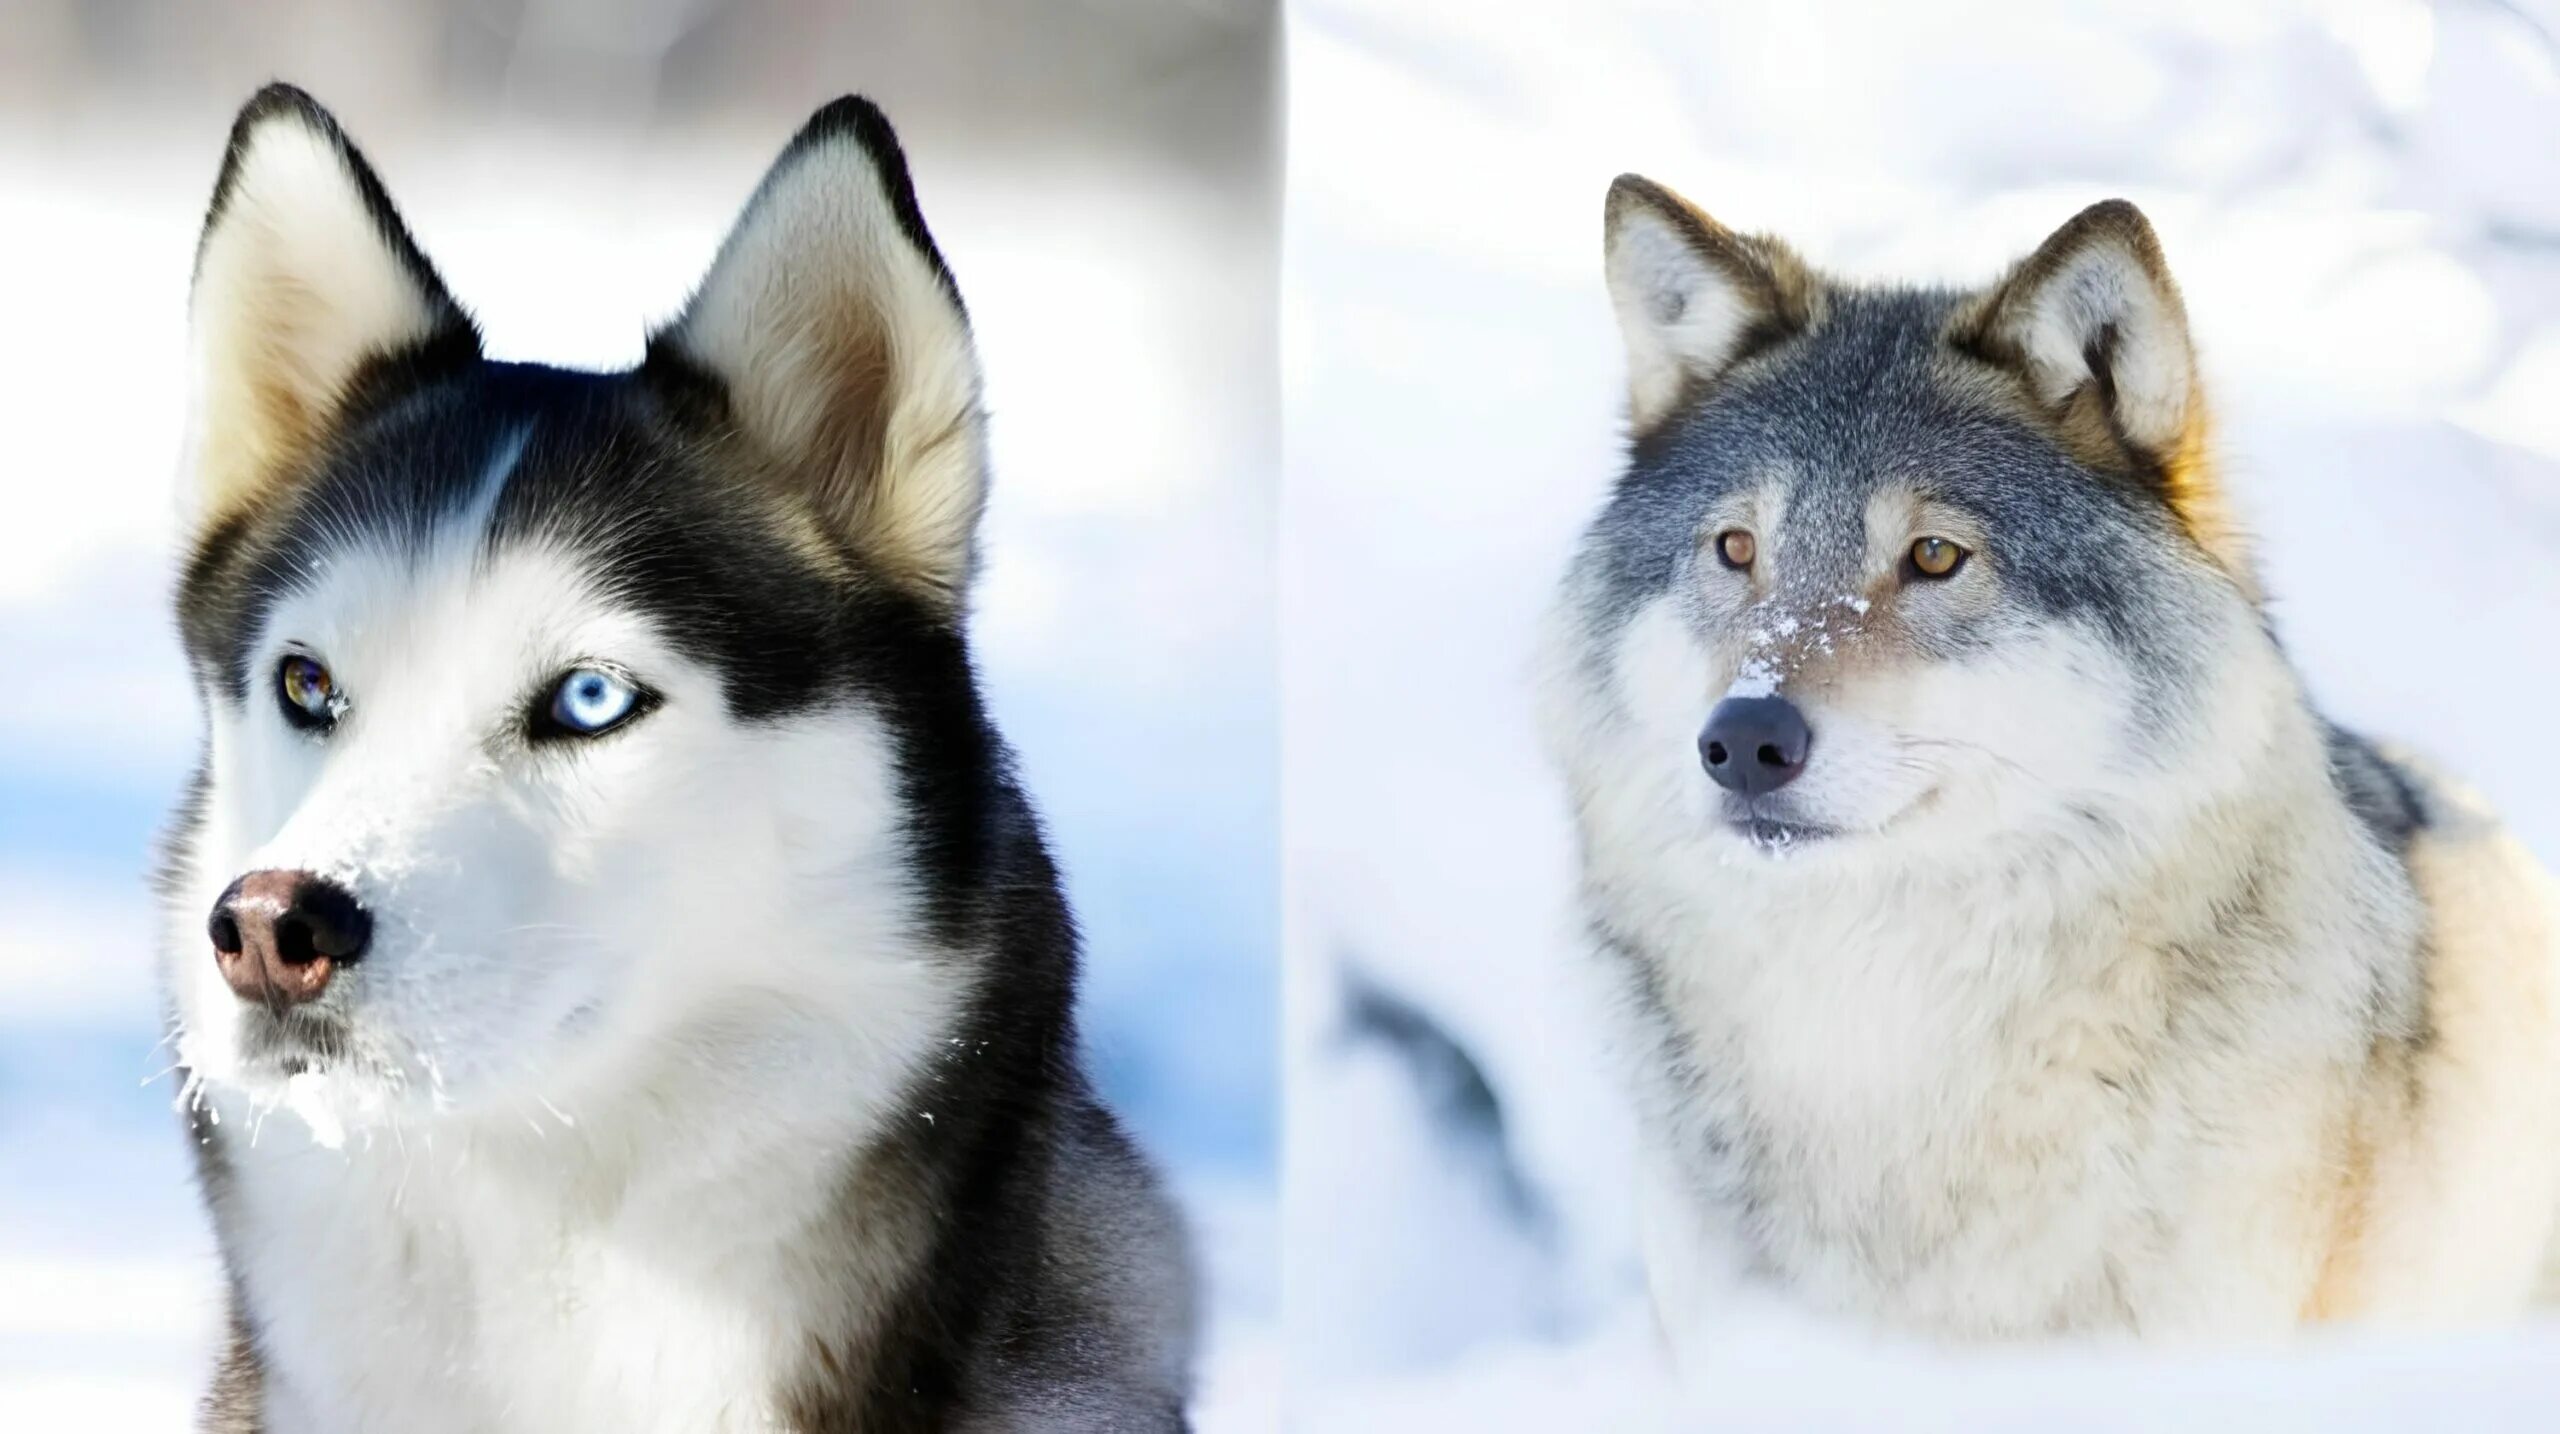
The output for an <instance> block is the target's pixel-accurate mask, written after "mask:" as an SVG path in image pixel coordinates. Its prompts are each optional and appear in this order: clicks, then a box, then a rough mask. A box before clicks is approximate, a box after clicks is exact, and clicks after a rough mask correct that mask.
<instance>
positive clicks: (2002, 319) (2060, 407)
mask: <svg viewBox="0 0 2560 1434" xmlns="http://www.w3.org/2000/svg"><path fill="white" fill-rule="evenodd" d="M1955 338H1956V341H1957V343H1958V345H1959V347H1962V348H1965V349H1967V350H1969V351H1970V352H1972V353H1973V354H1974V355H1975V356H1976V357H1978V358H1982V359H1985V360H1988V361H1989V362H1991V363H1994V364H1997V365H1999V366H2001V367H2003V368H2008V369H2011V370H2013V371H2015V372H2017V373H2018V374H2019V375H2020V376H2021V377H2023V378H2024V379H2025V381H2026V384H2027V387H2028V390H2029V391H2030V392H2031V393H2033V394H2034V395H2035V397H2036V398H2037V400H2038V401H2040V402H2042V403H2043V404H2045V405H2046V406H2047V407H2048V408H2049V409H2050V410H2052V412H2053V413H2054V415H2055V416H2056V417H2057V418H2058V419H2059V420H2060V421H2061V422H2062V424H2063V426H2064V428H2065V429H2066V431H2075V432H2076V431H2080V430H2087V431H2088V433H2089V434H2105V435H2111V436H2112V437H2113V439H2114V440H2115V441H2116V442H2117V443H2119V444H2121V445H2122V446H2123V447H2124V448H2125V449H2127V450H2130V452H2131V453H2132V454H2133V455H2135V456H2137V457H2139V458H2142V459H2145V460H2147V461H2149V462H2150V463H2153V464H2166V463H2168V462H2170V461H2171V460H2173V459H2174V458H2175V457H2176V456H2177V454H2178V453H2179V451H2180V449H2181V448H2182V447H2183V446H2184V445H2185V444H2186V443H2187V442H2188V440H2189V438H2190V435H2191V431H2192V430H2193V429H2194V428H2195V427H2196V426H2197V419H2198V418H2199V417H2200V414H2201V408H2202V405H2201V404H2200V402H2199V401H2198V398H2197V393H2196V362H2195V351H2194V349H2193V347H2192V346H2191V344H2190V343H2189V341H2188V338H2187V310H2186V305H2185V304H2184V303H2183V302H2182V301H2181V300H2180V299H2179V297H2178V286H2177V283H2176V282H2175V281H2174V280H2172V279H2171V278H2170V277H2169V265H2168V263H2167V261H2166V260H2164V259H2163V258H2162V257H2161V254H2160V240H2159V239H2158V237H2157V236H2155V235H2154V234H2153V233H2152V232H2151V224H2150V221H2148V220H2146V219H2144V218H2143V217H2142V211H2141V210H2139V209H2136V208H2134V207H2133V206H2132V205H2131V204H2128V203H2126V202H2125V201H2123V200H2121V199H2110V200H2106V201H2104V202H2103V203H2099V204H2093V205H2091V206H2089V207H2088V208H2086V209H2084V210H2081V211H2080V213H2079V214H2078V215H2076V216H2074V217H2073V218H2072V220H2071V222H2070V223H2068V224H2065V225H2063V226H2062V227H2061V228H2060V229H2058V230H2056V231H2054V234H2053V237H2052V238H2050V239H2047V240H2045V241H2044V244H2043V246H2042V247H2041V248H2038V249H2037V250H2036V252H2035V253H2034V254H2032V255H2030V256H2028V258H2027V259H2026V260H2025V261H2024V262H2023V263H2021V264H2019V265H2018V266H2017V268H2015V269H2013V270H2011V271H2010V273H2009V275H2008V277H2006V278H2004V279H2002V280H2001V281H2000V282H1999V283H1998V284H1997V285H1995V286H1993V287H1992V289H1991V290H1990V292H1989V293H1987V294H1985V295H1983V296H1982V297H1981V298H1979V299H1977V300H1975V301H1974V302H1973V303H1972V304H1970V305H1968V306H1966V308H1965V309H1964V310H1962V311H1961V312H1959V314H1958V316H1957V318H1956V321H1955Z"/></svg>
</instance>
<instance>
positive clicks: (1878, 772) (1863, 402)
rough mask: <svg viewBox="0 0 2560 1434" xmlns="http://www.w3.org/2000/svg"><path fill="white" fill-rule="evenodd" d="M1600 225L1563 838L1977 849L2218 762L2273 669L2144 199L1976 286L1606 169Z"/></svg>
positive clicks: (2272, 688) (2106, 210)
mask: <svg viewBox="0 0 2560 1434" xmlns="http://www.w3.org/2000/svg"><path fill="white" fill-rule="evenodd" d="M1606 229H1607V242H1606V266H1607V276H1608V285H1609V292H1610V296H1611V299H1612V301H1613V303H1614V306H1615V308H1616V311H1617V318H1618V322H1619V325H1620V328H1621V330H1622V333H1623V336H1624V339H1625V345H1626V355H1627V366H1628V384H1629V410H1630V415H1631V418H1632V428H1633V439H1632V442H1631V445H1630V456H1629V459H1628V462H1627V466H1626V469H1625V471H1624V474H1623V476H1622V477H1621V478H1620V480H1619V481H1618V483H1617V485H1616V487H1615V489H1614V490H1613V492H1612V493H1611V496H1610V498H1609V500H1608V502H1607V504H1606V506H1605V508H1604V510H1603V511H1602V512H1601V514H1600V515H1599V517H1598V519H1597V520H1596V521H1595V522H1594V523H1593V525H1592V527H1591V529H1590V530H1589V532H1588V534H1587V536H1586V538H1585V540H1584V543H1583V546H1582V548H1581V551H1580V553H1579V556H1578V558H1577V559H1576V562H1575V565H1574V568H1573V571H1572V575H1571V577H1570V579H1569V581H1568V583H1567V588H1566V593H1565V598H1564V601H1563V603H1562V604H1561V605H1560V607H1559V609H1558V612H1557V620H1556V622H1555V624H1554V628H1553V634H1552V642H1551V668H1552V671H1551V674H1550V675H1551V677H1552V679H1553V680H1552V681H1551V682H1550V684H1549V689H1548V690H1549V695H1550V704H1549V712H1548V714H1547V715H1548V727H1549V735H1550V740H1551V744H1552V745H1553V746H1554V747H1555V748H1556V749H1557V751H1558V754H1559V756H1560V758H1561V760H1562V762H1563V764H1564V765H1565V767H1566V769H1567V771H1568V775H1569V777H1570V779H1571V784H1572V786H1573V789H1574V794H1575V799H1576V801H1577V803H1578V807H1579V811H1580V814H1581V817H1582V819H1583V822H1584V825H1585V829H1586V836H1589V835H1591V834H1592V833H1593V831H1594V829H1595V824H1596V825H1597V827H1598V828H1601V829H1607V830H1614V831H1615V832H1617V833H1618V834H1619V835H1620V836H1622V837H1624V838H1625V839H1627V840H1630V841H1633V842H1637V843H1639V844H1640V845H1641V846H1642V848H1643V849H1644V850H1647V851H1650V852H1656V853H1659V852H1663V851H1666V850H1674V851H1677V852H1680V853H1683V854H1693V853H1694V854H1703V855H1706V856H1709V857H1711V858H1713V861H1714V864H1725V863H1732V862H1745V863H1754V864H1756V863H1757V862H1758V861H1759V860H1760V858H1761V856H1763V855H1766V854H1771V853H1775V852H1778V851H1784V852H1786V853H1787V854H1789V855H1791V856H1797V857H1801V858H1805V859H1806V861H1807V865H1808V866H1810V867H1813V868H1823V867H1826V866H1827V865H1828V864H1830V863H1832V862H1836V861H1838V860H1844V859H1848V856H1849V854H1852V853H1855V854H1860V855H1861V856H1864V857H1873V856H1876V855H1878V854H1880V853H1883V852H1889V851H1890V852H1900V853H1902V854H1904V855H1907V856H1909V857H1911V858H1912V859H1914V860H1920V861H1950V862H1959V863H1962V862H1974V861H1979V860H1980V859H1981V858H1982V857H1983V856H1984V855H1986V847H1985V844H1986V843H1996V842H2000V841H2004V840H2009V839H2013V838H2025V839H2027V840H2028V841H2031V842H2035V843H2038V844H2040V845H2050V843H2049V842H2046V840H2045V839H2046V838H2050V837H2054V836H2057V835H2059V836H2066V837H2067V836H2069V835H2071V834H2073V833H2074V832H2079V833H2083V834H2085V833H2087V832H2089V831H2091V830H2097V829H2110V830H2117V829H2122V828H2124V827H2126V826H2129V825H2134V824H2137V823H2138V822H2139V821H2140V819H2141V817H2142V814H2143V813H2144V812H2146V811H2151V810H2153V809H2155V808H2156V807H2157V805H2158V803H2159V801H2160V800H2161V799H2160V797H2159V792H2160V791H2161V789H2162V788H2163V787H2164V786H2166V787H2175V788H2177V789H2178V790H2179V791H2181V792H2188V793H2193V792H2197V791H2202V790H2210V789H2212V788H2213V787H2214V785H2215V783H2216V782H2217V781H2219V780H2222V779H2224V778H2233V777H2236V775H2237V774H2238V773H2239V772H2241V771H2242V770H2244V769H2245V764H2246V763H2247V761H2248V760H2249V758H2250V755H2251V754H2252V753H2253V752H2255V751H2256V750H2258V749H2259V744H2262V743H2263V741H2264V740H2265V737H2266V734H2267V733H2268V732H2270V731H2271V730H2273V729H2272V728H2271V727H2270V725H2269V724H2270V723H2272V722H2276V721H2279V720H2281V716H2282V713H2283V712H2284V711H2285V710H2286V708H2285V703H2284V700H2283V699H2284V698H2285V695H2286V694H2287V693H2288V692H2289V691H2290V689H2289V688H2288V686H2287V682H2288V680H2289V679H2287V678H2286V676H2285V674H2284V671H2283V668H2282V663H2281V660H2280V659H2279V658H2278V657H2277V655H2276V652H2275V649H2274V646H2273V644H2272V642H2271V641H2270V640H2269V639H2268V638H2267V636H2266V634H2265V631H2264V625H2263V622H2262V620H2261V615H2260V611H2259V607H2258V603H2257V599H2256V596H2255V592H2256V589H2255V584H2254V580H2253V578H2252V575H2251V569H2250V564H2249V560H2248V557H2247V555H2246V553H2245V552H2244V551H2243V548H2242V544H2241V542H2240V539H2239V537H2238V535H2237V533H2236V531H2235V529H2234V527H2233V525H2232V523H2231V521H2230V520H2229V518H2228V517H2227V515H2226V514H2225V512H2224V510H2223V508H2222V505H2221V500H2220V495H2219V493H2218V491H2217V490H2216V489H2215V488H2214V486H2213V482H2212V478H2211V476H2210V473H2209V470H2208V462H2207V456H2206V438H2205V432H2206V425H2205V415H2204V410H2203V404H2202V400H2201V398H2200V396H2199V390H2198V385H2197V378H2196V365H2195V358H2194V354H2193V351H2192V348H2191V346H2190V343H2189V340H2188V334H2187V327H2186V321H2185V315H2184V310H2183V308H2182V306H2181V303H2180V300H2179V296H2178V290H2177V287H2176V285H2175V284H2174V283H2173V282H2172V281H2171V279H2170V276H2169V272H2168V269H2167V267H2166V266H2165V264H2164V262H2163V260H2162V258H2161V252H2160V246H2159V244H2158V242H2157V241H2156V240H2155V239H2154V237H2153V234H2152V231H2151V228H2150V226H2149V225H2148V224H2147V223H2146V222H2145V221H2144V219H2143V217H2142V215H2141V214H2140V213H2139V212H2138V211H2137V210H2135V209H2134V208H2133V207H2132V206H2131V205H2129V204H2125V203H2123V202H2120V201H2118V202H2109V203H2103V204H2099V205H2096V206H2094V207H2092V208H2090V209H2088V210H2087V211H2085V212H2083V213H2082V214H2080V215H2079V216H2077V217H2076V218H2074V219H2072V220H2071V221H2070V222H2069V223H2068V224H2066V225H2064V226H2063V227H2062V228H2061V229H2060V230H2059V231H2058V232H2056V233H2055V234H2054V235H2053V236H2052V237H2051V238H2050V239H2048V240H2047V241H2046V242H2045V243H2044V245H2043V246H2042V247H2041V248H2040V249H2038V250H2037V251H2036V253H2035V254H2034V255H2033V256H2032V257H2030V258H2028V259H2026V260H2025V261H2024V262H2022V263H2020V264H2018V265H2017V266H2016V267H2015V268H2014V269H2012V270H2011V271H2010V272H2009V273H2008V274H2007V275H2006V276H2005V277H2004V278H2002V279H2001V280H1999V281H1998V282H1997V283H1995V284H1993V285H1991V286H1990V287H1989V288H1987V289H1985V290H1982V291H1979V292H1973V293H1959V292H1952V291H1943V290H1928V289H1911V288H1889V287H1887V288H1878V287H1861V286H1852V285H1847V284H1843V283H1840V282H1836V281H1834V280H1831V279H1829V278H1827V277H1825V276H1823V275H1820V274H1817V273H1816V272H1814V271H1813V270H1812V269H1810V268H1809V267H1807V265H1806V264H1805V263H1804V262H1803V261H1802V260H1801V259H1799V258H1798V257H1797V256H1796V255H1795V254H1794V253H1793V252H1792V251H1790V250H1789V249H1788V248H1787V247H1786V246H1785V245H1784V244H1782V243H1780V242H1778V241H1777V240H1774V239H1770V238H1766V237H1762V236H1757V235H1744V234H1738V233H1735V232H1733V231H1731V230H1728V229H1726V228H1724V227H1723V226H1722V225H1719V224H1718V223H1716V222H1715V221H1714V220H1713V219H1710V218H1709V217H1707V216H1706V215H1705V214H1704V213H1702V212H1700V211H1699V210H1698V209H1696V208H1694V207H1693V206H1691V205H1690V204H1689V203H1687V202H1686V201H1685V200H1683V199H1681V198H1680V197H1678V196H1677V195H1674V194H1672V193H1670V192H1669V191H1667V190H1665V189H1663V188H1661V187H1660V186H1658V185H1655V184H1653V183H1651V182H1649V181H1646V180H1644V179H1640V178H1637V177H1634V176H1627V177H1624V178H1621V179H1620V180H1619V181H1618V182H1617V184H1616V185H1615V186H1614V187H1613V188H1612V190H1611V191H1610V195H1609V202H1608V209H1607V226H1606ZM2173 766H2175V767H2178V768H2179V770H2180V772H2181V776H2180V779H2179V780H2178V781H2177V782H2175V783H2167V784H2164V783H2162V782H2160V781H2159V780H2158V778H2159V776H2160V774H2161V773H2163V772H2164V771H2166V770H2168V769H2170V768H2171V767H2173ZM2217 774H2218V775H2217Z"/></svg>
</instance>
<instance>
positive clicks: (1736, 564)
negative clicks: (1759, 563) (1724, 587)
mask: <svg viewBox="0 0 2560 1434" xmlns="http://www.w3.org/2000/svg"><path fill="white" fill-rule="evenodd" d="M1758 556H1760V544H1759V541H1758V540H1757V539H1755V538H1753V537H1752V536H1751V535H1750V534H1749V533H1746V532H1744V531H1742V530H1741V529H1740V528H1727V529H1725V530H1724V531H1723V532H1721V533H1718V534H1716V557H1717V558H1718V559H1720V560H1721V561H1722V562H1723V563H1724V565H1725V566H1726V567H1728V568H1737V569H1738V568H1747V567H1749V566H1751V560H1752V559H1753V558H1756V557H1758Z"/></svg>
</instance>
